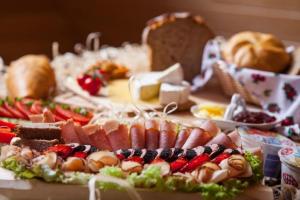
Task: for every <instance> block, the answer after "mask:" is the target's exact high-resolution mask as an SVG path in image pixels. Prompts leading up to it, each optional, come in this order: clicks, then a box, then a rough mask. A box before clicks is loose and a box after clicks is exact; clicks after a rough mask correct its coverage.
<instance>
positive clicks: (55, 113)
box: [0, 13, 300, 200]
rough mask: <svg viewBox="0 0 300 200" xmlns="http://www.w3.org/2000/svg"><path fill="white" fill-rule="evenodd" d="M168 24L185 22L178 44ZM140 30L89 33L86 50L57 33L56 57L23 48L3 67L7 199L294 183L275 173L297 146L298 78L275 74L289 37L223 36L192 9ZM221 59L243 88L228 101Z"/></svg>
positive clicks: (257, 194) (208, 194) (204, 196)
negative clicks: (135, 41)
mask: <svg viewBox="0 0 300 200" xmlns="http://www.w3.org/2000/svg"><path fill="white" fill-rule="evenodd" d="M178 22H180V23H178ZM177 23H178V24H181V25H180V27H181V26H182V27H185V28H182V29H181V28H178V27H177V26H178V24H177ZM166 27H169V28H166ZM170 30H172V31H171V32H173V31H174V32H177V31H178V32H180V34H174V35H172V36H174V38H177V41H176V45H174V44H175V43H174V42H173V41H172V40H171V39H170V38H171V37H170V38H168V39H166V37H165V34H166V33H168V34H167V35H169V34H172V33H171V32H169V31H170ZM186 30H193V31H191V32H189V33H187V32H186ZM158 33H161V34H162V35H164V37H162V36H159V35H160V34H158ZM186 34H189V35H191V36H193V37H186ZM142 38H143V44H142V45H132V46H130V44H127V46H126V45H125V47H124V46H123V47H119V48H112V47H107V46H104V47H103V48H99V34H98V33H92V34H90V35H89V36H88V37H87V47H86V48H83V49H81V51H80V53H66V54H62V55H60V54H59V53H58V49H57V48H58V45H57V44H56V43H55V44H54V46H53V56H54V58H53V60H50V59H49V58H48V57H47V56H44V55H25V56H23V57H21V58H19V59H17V60H16V61H13V62H12V63H11V64H10V66H9V67H7V68H6V67H5V70H4V73H5V74H0V80H1V82H3V84H1V85H4V86H5V87H4V88H3V90H2V91H0V92H1V98H0V147H1V151H0V152H1V153H0V199H1V198H3V199H20V200H21V199H43V198H47V199H66V198H70V199H90V200H98V199H103V198H104V199H118V198H120V199H121V198H122V199H132V200H135V199H136V200H142V199H144V200H147V199H154V198H158V199H163V198H173V199H174V200H177V199H183V198H188V199H192V200H193V199H195V200H196V199H201V200H211V199H213V200H214V199H215V200H225V199H230V198H231V199H245V200H247V199H258V200H260V199H263V200H269V199H270V200H271V199H272V198H273V189H272V188H271V187H269V186H268V185H271V186H273V185H278V184H280V182H281V184H282V185H283V186H284V187H286V188H288V187H292V186H295V185H296V187H297V184H298V183H297V180H298V179H297V180H296V179H295V180H294V181H290V177H289V178H286V175H283V176H281V174H280V173H270V171H272V170H273V171H274V170H276V172H280V168H281V166H283V167H286V166H285V165H286V163H284V162H281V161H280V158H279V156H278V151H279V150H280V149H281V148H284V149H285V148H286V147H287V146H290V147H293V148H294V147H295V148H294V149H293V151H295V152H296V151H297V148H296V146H297V145H298V144H297V143H296V142H295V141H297V140H299V141H300V139H299V138H300V129H299V124H298V123H299V122H300V121H299V122H298V119H299V116H297V113H295V112H296V111H297V109H298V108H299V107H300V99H299V98H298V90H299V88H298V87H297V83H298V81H299V80H300V79H299V80H298V77H297V76H293V77H289V75H276V76H273V75H274V74H272V73H279V72H283V73H284V72H285V71H283V70H286V71H287V68H290V66H291V64H292V63H291V62H292V61H291V60H292V58H291V54H290V53H289V52H288V51H287V50H286V49H285V46H284V44H283V43H282V41H280V40H279V39H278V38H276V37H275V36H273V35H270V34H264V33H257V32H241V33H238V34H236V35H234V36H232V38H230V39H228V40H226V41H223V42H224V43H222V44H220V43H219V40H218V38H214V35H213V33H212V31H211V30H210V28H208V26H207V25H206V23H205V22H204V20H203V19H202V18H201V17H200V16H198V15H193V14H190V13H172V14H168V15H162V16H159V17H156V18H154V19H152V20H151V21H149V23H148V25H147V26H146V28H145V29H144V32H143V35H142ZM191 38H192V39H191ZM236 38H237V39H236ZM169 39H170V40H169ZM240 40H241V44H240V43H239V42H238V41H240ZM248 40H250V41H251V43H250V44H248V42H249V41H248ZM265 40H267V41H270V42H268V43H266V45H264V44H265V43H264V41H265ZM253 41H254V42H253ZM252 43H255V45H254V44H252ZM244 44H248V45H249V46H250V47H251V48H256V46H257V45H258V46H261V47H260V48H262V49H264V51H266V52H267V53H259V52H258V53H257V54H254V55H253V52H252V51H248V48H250V47H248V46H247V47H245V46H244ZM173 45H174V46H173ZM91 46H94V48H91ZM128 46H130V48H128ZM252 46H253V47H252ZM182 47H185V48H182ZM187 47H193V48H187ZM236 48H237V49H238V50H240V51H241V52H240V53H239V54H237V55H235V53H236V52H237V51H238V50H236ZM239 48H240V49H239ZM232 49H233V50H232ZM274 49H275V50H274ZM77 50H78V49H77ZM244 53H245V54H246V55H247V56H246V57H243V56H241V55H242V54H244ZM121 54H122V56H120V55H121ZM202 54H203V55H202ZM146 55H147V56H146ZM118 57H123V59H124V57H125V60H126V59H127V61H126V62H119V61H120V60H122V59H118ZM201 57H202V58H203V61H202V63H201V62H200V61H201V59H199V58H201ZM240 57H241V58H240ZM242 58H247V59H242ZM270 58H272V59H270ZM236 59H237V60H236ZM131 60H135V61H133V62H132V65H130V61H131ZM136 60H139V62H140V63H138V62H136ZM270 60H276V61H277V62H276V63H275V64H274V63H272V62H271V61H270ZM175 61H176V62H175ZM134 62H136V63H134ZM137 63H138V64H137ZM217 63H222V64H223V65H224V67H225V68H224V70H225V71H223V72H222V73H224V77H223V78H224V80H223V81H222V82H221V85H222V84H223V85H222V86H226V87H228V88H231V89H233V90H232V91H235V92H237V93H239V94H233V95H232V94H231V95H232V98H231V101H230V100H229V99H228V98H227V97H226V96H224V95H223V94H222V93H221V90H220V89H221V88H223V89H224V88H226V87H220V85H218V83H217V80H216V78H215V77H214V76H213V70H214V69H215V65H216V64H217ZM200 65H201V68H199V67H200ZM139 66H141V68H143V70H140V69H138V68H139ZM145 66H147V67H145ZM144 68H147V70H144ZM259 70H263V72H259ZM200 71H201V74H199V73H200ZM225 75H227V76H226V77H225ZM219 76H220V74H219ZM221 77H222V76H221ZM243 77H247V79H245V80H246V81H248V82H244V81H245V80H244V79H243ZM192 78H194V79H193V80H192ZM219 79H220V77H219ZM282 80H284V81H285V82H283V83H282V82H281V81H282ZM287 80H291V82H289V83H287V82H286V81H287ZM276 81H277V82H276ZM265 82H268V84H264V83H265ZM270 83H272V84H271V85H269V84H270ZM275 83H276V84H275ZM280 84H281V85H280ZM248 86H249V87H248ZM250 86H251V87H250ZM258 86H260V87H258ZM267 86H268V87H267ZM275 86H276V87H275ZM269 87H272V88H271V89H270V88H269ZM227 92H228V91H225V93H226V94H228V93H229V92H228V93H227ZM299 93H300V90H299ZM280 95H281V96H280ZM284 98H285V99H286V100H287V102H289V103H284V101H283V99H284ZM253 99H255V100H257V101H252V103H256V104H257V105H256V106H249V105H247V104H246V101H247V102H251V100H253ZM298 100H299V101H298ZM194 104H196V105H194ZM206 104H207V105H206ZM208 104H210V105H209V106H208ZM298 104H299V105H298ZM258 106H259V107H258ZM299 109H300V108H299ZM203 113H204V114H203ZM299 120H300V119H299ZM292 140H294V141H292ZM280 151H281V152H283V153H284V154H288V153H289V150H287V149H286V150H284V151H283V150H280ZM281 156H282V157H284V156H286V155H281ZM294 157H295V159H296V158H297V159H298V157H297V153H295V156H294ZM294 157H293V158H294ZM272 159H273V160H272ZM297 159H296V162H294V163H296V165H295V166H296V167H299V165H298V164H297V163H298V161H299V160H297ZM275 161H276V162H275ZM284 169H286V168H284ZM298 170H299V169H298ZM287 171H288V170H287ZM292 175H293V174H292ZM286 180H288V181H287V182H284V181H286ZM296 183H297V184H296ZM299 184H300V183H299ZM286 185H288V186H286ZM284 191H285V195H294V196H296V195H297V188H294V190H293V191H292V192H291V193H286V190H284ZM99 194H100V195H99ZM295 199H297V197H296V198H295Z"/></svg>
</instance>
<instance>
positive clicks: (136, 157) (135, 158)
mask: <svg viewBox="0 0 300 200" xmlns="http://www.w3.org/2000/svg"><path fill="white" fill-rule="evenodd" d="M125 161H132V162H137V163H140V164H144V160H143V158H141V157H139V156H132V157H131V158H127V159H125Z"/></svg>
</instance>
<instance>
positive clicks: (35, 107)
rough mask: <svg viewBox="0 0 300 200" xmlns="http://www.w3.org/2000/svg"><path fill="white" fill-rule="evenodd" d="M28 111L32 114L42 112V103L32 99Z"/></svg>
mask: <svg viewBox="0 0 300 200" xmlns="http://www.w3.org/2000/svg"><path fill="white" fill-rule="evenodd" d="M30 112H31V113H33V114H41V113H43V107H42V103H41V102H40V101H34V102H33V104H32V105H31V107H30Z"/></svg>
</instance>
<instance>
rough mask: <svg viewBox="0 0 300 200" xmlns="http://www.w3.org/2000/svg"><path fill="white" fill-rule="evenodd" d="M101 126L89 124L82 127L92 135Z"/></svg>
mask: <svg viewBox="0 0 300 200" xmlns="http://www.w3.org/2000/svg"><path fill="white" fill-rule="evenodd" d="M99 128H100V126H99V125H97V124H87V125H85V126H83V127H82V129H83V130H84V131H85V132H86V134H87V135H91V134H93V133H95V132H96V131H97V130H98V129H99Z"/></svg>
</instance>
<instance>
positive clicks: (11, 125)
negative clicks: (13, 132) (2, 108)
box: [0, 120, 16, 129]
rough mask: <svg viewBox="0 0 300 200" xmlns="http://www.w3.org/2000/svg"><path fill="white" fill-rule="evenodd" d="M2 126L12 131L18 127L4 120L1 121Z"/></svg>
mask: <svg viewBox="0 0 300 200" xmlns="http://www.w3.org/2000/svg"><path fill="white" fill-rule="evenodd" d="M0 126H4V127H8V128H10V129H14V128H15V127H16V125H15V124H13V123H10V122H7V121H3V120H0Z"/></svg>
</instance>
